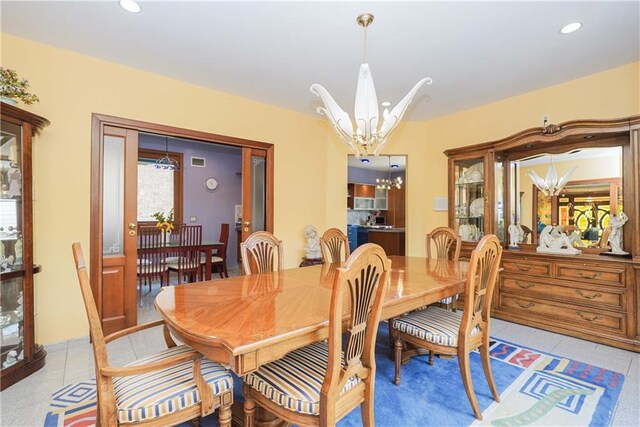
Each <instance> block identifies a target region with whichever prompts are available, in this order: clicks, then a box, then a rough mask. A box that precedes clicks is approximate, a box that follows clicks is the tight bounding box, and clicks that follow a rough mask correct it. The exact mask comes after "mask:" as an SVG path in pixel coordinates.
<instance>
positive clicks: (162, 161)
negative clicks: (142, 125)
mask: <svg viewBox="0 0 640 427" xmlns="http://www.w3.org/2000/svg"><path fill="white" fill-rule="evenodd" d="M164 139H165V154H164V156H163V157H161V158H159V159H158V160H156V163H155V165H154V166H153V167H154V168H156V169H164V170H171V171H175V170H179V169H180V165H178V162H176V161H175V160H173V159H172V158H171V157H169V137H168V136H165V137H164Z"/></svg>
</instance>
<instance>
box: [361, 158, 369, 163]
mask: <svg viewBox="0 0 640 427" xmlns="http://www.w3.org/2000/svg"><path fill="white" fill-rule="evenodd" d="M360 163H369V159H367V158H366V157H365V158H364V159H360Z"/></svg>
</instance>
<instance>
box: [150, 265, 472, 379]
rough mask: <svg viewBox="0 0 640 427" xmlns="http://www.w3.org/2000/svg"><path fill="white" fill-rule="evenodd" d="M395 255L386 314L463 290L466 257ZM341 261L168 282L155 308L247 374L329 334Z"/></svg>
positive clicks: (187, 338) (184, 337) (202, 347)
mask: <svg viewBox="0 0 640 427" xmlns="http://www.w3.org/2000/svg"><path fill="white" fill-rule="evenodd" d="M389 259H391V268H392V271H391V274H390V277H389V280H390V284H389V288H388V290H387V294H386V297H385V301H384V304H383V307H382V319H390V318H393V317H397V316H400V315H401V314H403V313H406V312H408V311H411V310H415V309H417V308H419V307H422V306H425V305H428V304H431V303H434V302H437V301H439V300H441V299H442V298H445V297H448V296H451V295H455V294H456V293H461V292H463V290H464V283H465V279H466V273H467V270H468V262H466V261H448V260H435V259H427V258H418V257H402V256H391V257H389ZM339 266H340V264H325V265H315V266H310V267H302V268H294V269H288V270H281V271H278V272H272V273H261V274H253V275H245V276H239V277H230V278H228V279H223V280H216V281H205V282H200V283H193V284H189V285H180V286H168V287H166V288H163V289H162V291H161V292H160V294H158V296H157V297H156V299H155V307H156V310H157V311H158V313H159V314H160V316H161V317H162V319H164V321H165V322H166V324H167V326H168V327H169V329H170V330H171V332H172V333H173V334H175V335H176V336H177V337H178V338H179V339H180V340H181V341H183V342H184V343H185V344H187V345H189V346H191V347H193V348H194V349H196V350H198V351H199V352H201V353H202V354H204V355H205V356H207V357H208V358H209V359H211V360H214V361H217V362H220V363H223V364H225V365H228V366H229V367H230V368H231V369H232V370H233V371H234V372H235V373H236V374H238V375H244V374H247V373H250V372H253V371H255V370H256V369H258V367H260V366H261V365H263V364H265V363H268V362H271V361H274V360H277V359H279V358H282V357H283V356H284V355H285V354H287V353H289V352H290V351H292V350H295V349H297V348H300V347H302V346H305V345H307V344H311V343H313V342H316V341H320V340H322V339H325V338H327V337H328V334H329V330H328V326H329V308H330V307H329V306H330V301H331V290H332V284H333V282H334V278H335V277H336V275H337V273H338V270H337V268H338V267H339ZM347 299H348V298H347ZM346 310H349V307H346ZM346 314H348V313H345V318H346Z"/></svg>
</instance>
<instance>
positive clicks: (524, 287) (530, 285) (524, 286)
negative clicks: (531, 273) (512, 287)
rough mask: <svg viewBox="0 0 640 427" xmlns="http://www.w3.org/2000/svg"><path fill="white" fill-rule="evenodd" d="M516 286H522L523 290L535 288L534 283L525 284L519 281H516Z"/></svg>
mask: <svg viewBox="0 0 640 427" xmlns="http://www.w3.org/2000/svg"><path fill="white" fill-rule="evenodd" d="M516 285H518V286H520V287H521V288H522V289H529V288H533V287H534V286H535V284H533V283H523V282H521V281H519V280H516Z"/></svg>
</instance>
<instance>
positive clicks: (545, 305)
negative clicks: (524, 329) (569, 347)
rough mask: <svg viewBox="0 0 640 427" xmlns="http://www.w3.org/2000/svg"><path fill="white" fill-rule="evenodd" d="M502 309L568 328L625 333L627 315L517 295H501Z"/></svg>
mask: <svg viewBox="0 0 640 427" xmlns="http://www.w3.org/2000/svg"><path fill="white" fill-rule="evenodd" d="M500 308H501V309H503V310H507V311H510V312H512V313H514V314H517V315H519V316H528V317H529V316H530V317H532V318H539V319H540V320H543V321H545V322H557V321H562V322H566V324H567V326H569V325H573V326H580V327H583V328H587V329H590V328H595V329H606V330H609V331H615V332H616V333H624V332H625V329H626V327H625V315H624V314H622V313H621V314H617V313H605V312H603V311H602V310H598V309H595V310H594V309H590V308H588V307H579V306H576V307H573V306H567V305H563V304H562V303H553V302H550V301H543V300H533V299H528V298H521V297H519V296H517V295H505V294H501V295H500Z"/></svg>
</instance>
